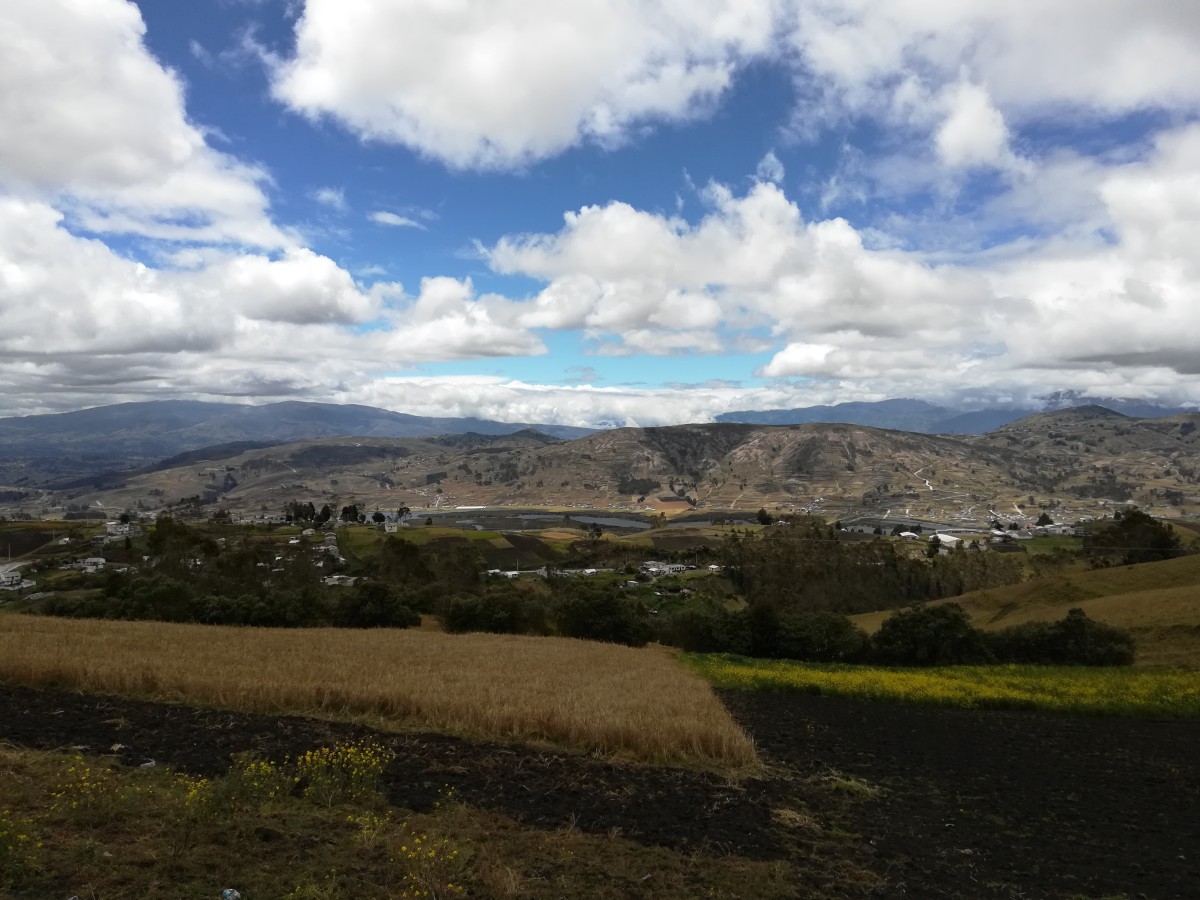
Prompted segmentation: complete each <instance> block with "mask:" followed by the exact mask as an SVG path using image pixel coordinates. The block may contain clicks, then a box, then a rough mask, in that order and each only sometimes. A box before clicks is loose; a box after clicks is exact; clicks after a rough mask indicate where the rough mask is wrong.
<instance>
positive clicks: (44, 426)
mask: <svg viewBox="0 0 1200 900" xmlns="http://www.w3.org/2000/svg"><path fill="white" fill-rule="evenodd" d="M529 428H536V429H537V430H539V431H541V432H543V433H545V434H548V435H551V436H553V437H558V438H566V439H569V438H576V437H580V436H582V435H585V434H589V433H590V429H586V428H572V427H568V426H560V425H527V424H521V423H509V422H493V421H489V420H486V419H474V418H461V419H456V418H430V417H426V416H411V415H407V414H405V413H398V412H392V411H391V410H386V409H376V408H375V407H370V406H354V405H348V404H334V403H302V402H298V401H289V402H283V403H268V404H265V405H259V406H251V405H245V404H236V403H205V402H200V401H193V400H158V401H150V402H145V403H121V404H117V405H114V406H100V407H95V408H93V409H84V410H78V411H75V412H66V413H54V414H49V415H36V416H21V417H14V418H6V419H0V484H7V485H14V486H43V487H50V486H54V485H55V483H56V482H62V481H63V480H65V479H78V478H81V477H86V476H92V475H96V474H99V473H109V472H119V471H127V470H131V469H137V468H139V467H143V466H147V465H152V464H155V463H158V462H159V461H160V460H162V459H164V458H167V457H173V456H177V455H178V454H182V453H187V452H190V451H197V450H202V449H203V448H207V447H212V446H214V445H226V444H238V443H245V444H250V443H252V444H260V445H266V444H282V443H287V442H290V441H299V440H309V439H314V438H326V437H337V436H340V435H356V436H359V435H362V436H370V437H388V438H405V437H428V436H434V435H441V434H449V433H462V432H468V431H470V432H477V433H480V434H489V435H495V434H511V433H512V432H516V431H522V430H525V429H529Z"/></svg>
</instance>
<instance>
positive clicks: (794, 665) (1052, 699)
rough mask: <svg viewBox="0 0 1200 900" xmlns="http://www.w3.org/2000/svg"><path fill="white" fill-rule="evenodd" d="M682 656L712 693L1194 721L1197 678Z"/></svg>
mask: <svg viewBox="0 0 1200 900" xmlns="http://www.w3.org/2000/svg"><path fill="white" fill-rule="evenodd" d="M681 657H682V658H683V660H684V661H685V662H687V663H688V664H689V665H690V666H692V668H694V669H695V670H696V671H697V672H699V673H700V674H701V675H704V676H705V677H706V678H708V679H709V680H710V681H711V682H712V683H713V684H715V685H716V686H717V687H723V688H735V689H742V690H747V689H749V690H778V691H803V692H805V693H810V694H829V695H834V696H844V697H859V698H862V699H869V700H901V701H904V702H907V703H924V704H931V705H935V706H958V707H966V708H990V709H1039V710H1047V711H1051V712H1059V713H1082V714H1092V715H1115V716H1149V717H1154V718H1158V717H1162V716H1178V717H1187V718H1194V717H1196V716H1200V673H1198V672H1166V671H1157V672H1151V671H1146V670H1138V669H1129V668H1113V669H1097V668H1084V667H1082V666H1072V667H1052V666H942V667H937V668H928V669H920V668H911V669H906V668H884V667H877V666H847V665H822V664H817V663H800V662H793V661H791V660H771V659H748V658H746V657H740V656H730V655H723V654H703V653H687V654H681Z"/></svg>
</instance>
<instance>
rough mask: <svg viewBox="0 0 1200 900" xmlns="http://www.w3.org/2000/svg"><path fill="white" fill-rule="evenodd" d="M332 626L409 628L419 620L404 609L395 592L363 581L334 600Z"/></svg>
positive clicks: (418, 622)
mask: <svg viewBox="0 0 1200 900" xmlns="http://www.w3.org/2000/svg"><path fill="white" fill-rule="evenodd" d="M333 620H334V624H335V625H337V626H339V627H343V628H411V627H413V626H414V625H420V624H421V617H420V616H419V615H417V613H415V612H413V611H412V610H411V609H409V608H408V606H406V605H405V604H404V602H403V601H402V599H401V597H400V594H399V592H397V590H396V589H395V588H393V587H391V586H389V585H386V584H381V583H380V582H378V581H364V582H362V583H360V584H358V585H356V586H355V587H354V588H353V589H351V590H348V591H344V592H343V593H342V594H340V595H339V596H338V599H337V604H336V605H335V607H334V614H333Z"/></svg>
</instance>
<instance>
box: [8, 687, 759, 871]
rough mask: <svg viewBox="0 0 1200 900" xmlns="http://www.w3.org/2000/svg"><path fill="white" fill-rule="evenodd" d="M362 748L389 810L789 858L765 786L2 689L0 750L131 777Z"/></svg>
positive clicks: (340, 727) (528, 752)
mask: <svg viewBox="0 0 1200 900" xmlns="http://www.w3.org/2000/svg"><path fill="white" fill-rule="evenodd" d="M364 736H373V737H375V738H376V739H377V740H379V741H380V742H381V743H383V744H386V745H388V746H390V747H391V748H392V749H393V750H395V752H396V759H395V761H394V762H393V763H392V764H391V765H390V766H389V767H388V769H387V771H386V772H385V773H384V786H385V790H386V792H387V794H388V797H389V799H390V800H391V801H392V802H393V803H395V804H397V805H400V806H404V807H407V808H409V809H413V810H416V811H418V812H420V811H425V810H427V809H429V808H430V807H431V806H432V804H433V803H434V802H435V801H436V800H437V799H438V797H439V793H440V792H441V791H442V790H443V788H445V787H453V788H455V793H456V796H457V798H458V799H459V800H461V801H463V802H464V803H467V804H469V805H471V806H475V807H477V808H480V809H487V810H492V811H494V812H500V813H504V814H506V815H508V816H510V817H512V818H513V819H515V820H516V821H518V822H521V823H523V824H526V825H532V826H537V827H543V828H558V827H561V826H563V825H567V824H571V825H574V826H575V827H576V828H578V829H580V830H581V831H587V832H593V833H598V834H612V833H618V834H621V835H623V836H624V837H627V838H630V839H632V840H636V841H638V842H640V843H644V844H654V845H660V846H665V847H672V848H675V849H692V848H694V849H698V850H699V849H709V850H712V851H713V852H720V853H734V854H737V855H739V856H745V857H749V858H753V859H763V858H774V857H778V856H779V855H780V854H781V853H782V852H783V851H782V848H781V846H780V844H779V842H778V840H777V838H776V835H775V833H774V831H773V829H772V826H771V813H770V810H769V808H768V805H767V804H766V802H765V801H764V792H765V790H766V785H765V784H763V783H757V784H749V785H746V786H743V787H735V786H732V785H730V784H728V783H727V782H726V781H725V780H724V779H722V778H719V777H717V776H715V775H710V774H706V773H703V772H697V771H694V770H691V769H676V768H666V767H650V766H632V765H620V764H614V763H611V762H608V761H605V760H602V759H597V758H594V757H590V756H576V755H566V754H557V753H544V752H538V751H537V750H535V749H531V748H529V747H527V746H524V745H519V744H496V743H482V742H474V741H464V740H460V739H458V738H453V737H447V736H445V735H439V734H392V733H388V732H380V731H375V730H373V729H370V728H365V727H361V726H355V725H344V724H339V723H335V722H325V721H320V720H316V719H306V718H300V717H296V716H262V715H253V714H248V713H236V712H219V711H215V710H208V709H195V708H191V707H187V706H176V705H173V704H165V703H149V702H145V701H138V700H125V699H120V698H114V697H97V696H90V695H85V694H76V693H66V692H53V691H44V690H34V689H31V688H24V687H15V686H5V685H0V741H8V742H10V743H13V744H16V745H18V746H22V747H32V748H36V749H44V750H60V749H71V748H77V749H79V750H80V751H82V752H84V753H88V754H97V755H108V756H115V757H116V758H117V759H119V760H120V761H121V762H122V763H124V764H127V765H141V764H143V763H145V762H147V761H150V760H153V761H155V762H156V763H159V764H162V765H169V766H171V767H172V768H174V769H177V770H179V771H183V772H190V773H193V774H197V775H216V774H220V773H222V772H224V771H225V770H227V769H228V768H229V765H230V762H231V760H232V757H233V755H234V754H237V753H245V752H250V751H253V752H256V753H258V754H259V755H261V756H263V757H265V758H268V759H282V758H284V757H287V756H297V755H299V754H301V753H304V752H305V751H306V750H311V749H313V748H316V747H320V746H325V745H329V744H331V743H333V742H334V741H337V740H353V739H357V738H360V737H364ZM114 748H115V749H114Z"/></svg>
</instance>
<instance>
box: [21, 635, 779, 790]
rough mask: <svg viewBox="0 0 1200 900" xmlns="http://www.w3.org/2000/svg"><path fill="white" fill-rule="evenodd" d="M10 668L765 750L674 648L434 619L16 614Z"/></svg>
mask: <svg viewBox="0 0 1200 900" xmlns="http://www.w3.org/2000/svg"><path fill="white" fill-rule="evenodd" d="M0 680H3V681H9V682H17V683H21V684H28V685H53V686H55V687H60V688H71V689H77V690H82V691H89V692H98V693H104V692H107V693H115V694H122V695H126V696H136V697H145V698H154V699H167V700H172V701H180V702H188V703H196V704H201V705H208V706H217V707H226V708H231V709H242V710H252V711H257V712H268V713H284V712H286V713H296V714H300V715H314V716H322V717H330V718H348V719H362V720H371V721H372V722H373V723H374V724H379V723H380V722H383V723H390V724H393V725H396V726H398V727H426V728H436V729H441V730H446V731H450V732H452V733H458V734H463V735H470V736H474V737H487V738H499V739H518V740H547V741H551V742H555V743H560V744H566V745H569V746H572V747H577V748H586V749H589V750H598V751H600V752H604V753H610V754H615V755H626V756H634V757H637V758H640V759H644V760H654V761H675V762H684V761H686V762H696V763H701V764H706V765H716V766H720V767H739V766H748V765H753V764H754V763H755V753H754V747H753V744H752V742H751V741H750V739H749V737H748V736H747V735H746V734H745V732H743V731H742V730H741V728H739V727H738V725H737V724H736V723H735V722H734V721H733V719H731V718H730V716H729V714H728V713H727V712H726V711H725V708H724V707H723V706H722V705H721V703H720V701H718V700H717V698H716V697H715V696H714V694H713V692H712V690H711V688H710V687H709V686H708V684H707V683H706V682H705V681H704V680H703V679H702V678H701V677H699V676H698V675H696V674H695V673H693V672H691V671H689V670H688V669H686V668H685V667H683V666H681V665H679V664H678V663H677V662H676V661H675V660H674V659H673V658H672V656H671V655H670V654H669V653H667V652H665V651H662V650H660V649H656V648H646V649H633V648H630V647H621V646H616V645H612V644H597V643H591V642H588V641H578V640H570V639H565V638H543V637H522V636H515V635H483V634H467V635H448V634H439V633H435V632H428V631H415V630H413V631H396V630H390V629H379V630H371V631H366V630H350V629H332V628H330V629H303V630H285V629H261V628H229V627H220V626H210V625H176V624H167V623H160V622H107V621H93V620H70V619H53V618H43V617H38V616H25V615H19V616H18V615H6V616H0Z"/></svg>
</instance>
